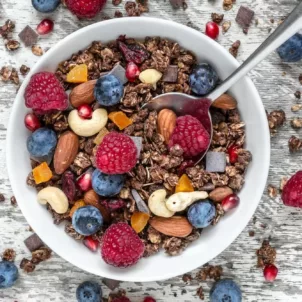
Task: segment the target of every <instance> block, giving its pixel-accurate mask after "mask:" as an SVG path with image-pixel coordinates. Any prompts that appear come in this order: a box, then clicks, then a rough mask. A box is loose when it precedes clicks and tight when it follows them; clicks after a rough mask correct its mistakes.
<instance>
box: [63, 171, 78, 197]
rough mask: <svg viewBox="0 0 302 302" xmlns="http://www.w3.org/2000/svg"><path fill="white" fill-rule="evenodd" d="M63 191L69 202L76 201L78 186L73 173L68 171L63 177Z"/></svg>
mask: <svg viewBox="0 0 302 302" xmlns="http://www.w3.org/2000/svg"><path fill="white" fill-rule="evenodd" d="M62 190H63V192H64V193H65V195H66V196H67V198H68V200H69V201H74V200H75V195H76V185H75V177H74V174H73V173H72V172H71V171H66V172H65V173H64V174H63V176H62Z"/></svg>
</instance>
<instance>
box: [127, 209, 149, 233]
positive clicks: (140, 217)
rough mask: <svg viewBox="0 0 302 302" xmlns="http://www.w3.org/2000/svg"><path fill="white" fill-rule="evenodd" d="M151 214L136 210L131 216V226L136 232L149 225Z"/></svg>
mask: <svg viewBox="0 0 302 302" xmlns="http://www.w3.org/2000/svg"><path fill="white" fill-rule="evenodd" d="M149 219H150V216H149V215H148V214H147V213H143V212H135V213H133V215H132V216H131V226H132V228H133V229H134V231H135V232H136V233H140V232H141V231H142V230H143V229H144V228H145V226H146V225H147V223H148V221H149Z"/></svg>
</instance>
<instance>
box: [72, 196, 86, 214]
mask: <svg viewBox="0 0 302 302" xmlns="http://www.w3.org/2000/svg"><path fill="white" fill-rule="evenodd" d="M85 206H86V203H85V201H84V200H82V199H80V200H78V201H76V202H75V203H74V205H73V207H72V208H71V210H70V212H69V216H70V217H72V215H73V213H74V212H75V211H76V210H77V209H79V208H81V207H85Z"/></svg>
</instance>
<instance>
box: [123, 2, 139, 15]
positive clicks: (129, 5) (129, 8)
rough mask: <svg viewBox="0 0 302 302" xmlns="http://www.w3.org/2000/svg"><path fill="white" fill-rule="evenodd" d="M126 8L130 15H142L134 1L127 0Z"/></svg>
mask: <svg viewBox="0 0 302 302" xmlns="http://www.w3.org/2000/svg"><path fill="white" fill-rule="evenodd" d="M125 10H126V13H127V15H128V16H129V17H134V16H140V11H139V10H138V8H137V7H136V3H135V2H134V1H127V2H126V4H125Z"/></svg>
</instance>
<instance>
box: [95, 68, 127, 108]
mask: <svg viewBox="0 0 302 302" xmlns="http://www.w3.org/2000/svg"><path fill="white" fill-rule="evenodd" d="M123 94H124V86H123V85H122V83H121V81H120V80H119V79H118V78H117V77H116V76H114V75H112V74H107V75H105V76H103V77H101V78H99V79H98V80H97V82H96V85H95V88H94V96H95V98H96V100H97V101H98V102H99V104H100V105H102V106H106V107H108V106H113V105H116V104H118V103H119V102H120V100H121V98H122V97H123Z"/></svg>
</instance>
